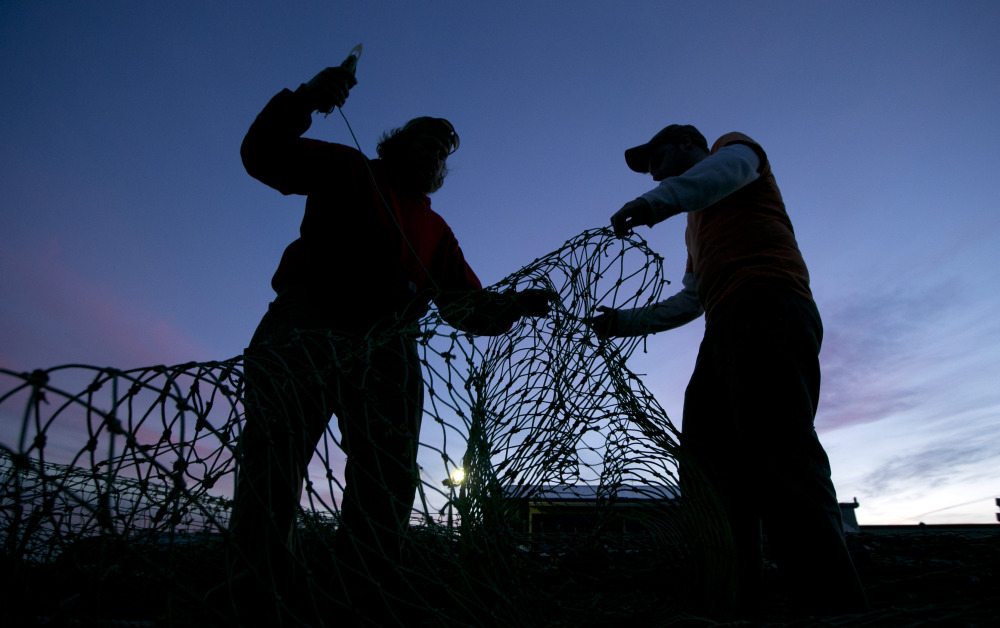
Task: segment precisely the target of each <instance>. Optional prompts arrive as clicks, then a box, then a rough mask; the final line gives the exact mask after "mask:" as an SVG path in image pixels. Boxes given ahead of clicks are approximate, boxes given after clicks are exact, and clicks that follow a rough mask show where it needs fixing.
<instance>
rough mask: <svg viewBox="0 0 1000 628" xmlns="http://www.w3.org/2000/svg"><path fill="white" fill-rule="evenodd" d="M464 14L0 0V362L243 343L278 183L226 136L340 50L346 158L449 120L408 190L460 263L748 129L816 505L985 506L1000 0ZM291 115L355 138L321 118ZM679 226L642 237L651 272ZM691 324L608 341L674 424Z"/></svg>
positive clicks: (483, 269)
mask: <svg viewBox="0 0 1000 628" xmlns="http://www.w3.org/2000/svg"><path fill="white" fill-rule="evenodd" d="M474 4H475V5H479V4H481V3H465V2H434V3H404V2H379V3H362V2H356V3H331V2H299V3H294V4H291V5H285V6H283V7H279V5H278V4H277V3H265V2H213V3H203V2H187V1H177V2H171V3H158V4H155V5H153V4H149V3H135V2H101V3H76V2H18V1H12V2H5V3H4V4H3V7H2V8H0V84H2V85H4V90H5V97H4V98H3V99H0V138H2V139H0V190H2V192H0V366H2V367H4V368H9V369H16V370H30V369H33V368H37V367H49V366H56V365H59V364H65V363H74V362H79V363H85V364H95V365H110V366H116V367H120V368H130V367H138V366H147V365H153V364H176V363H181V362H187V361H191V360H196V361H205V360H222V359H226V358H229V357H232V356H235V355H237V354H239V353H240V352H241V350H242V349H243V347H244V346H245V344H246V343H247V341H248V340H249V338H250V335H251V334H252V332H253V329H254V327H255V326H256V323H257V321H258V319H259V317H260V315H261V314H262V312H263V311H264V308H265V307H266V304H267V302H268V301H269V300H270V298H271V292H270V288H269V279H270V276H271V273H272V272H273V270H274V268H275V265H276V264H277V261H278V258H279V257H280V254H281V251H282V250H283V248H284V247H285V246H286V245H287V244H288V242H290V241H291V239H293V238H294V237H295V235H296V233H297V229H298V223H299V220H300V218H301V209H302V204H303V201H302V199H301V198H295V197H290V198H286V197H282V196H281V195H280V194H278V193H277V192H274V191H273V190H270V189H268V188H266V187H264V186H263V185H261V184H260V183H258V182H256V181H255V180H253V179H251V178H250V177H249V176H248V175H247V174H246V173H245V172H244V170H243V167H242V164H241V163H240V159H239V145H240V141H241V140H242V137H243V134H244V133H245V131H246V129H247V127H248V126H249V124H250V122H251V121H252V120H253V118H254V116H255V115H256V114H257V112H258V111H259V110H260V108H261V107H263V105H264V104H265V103H266V102H267V100H268V98H270V96H271V95H273V94H274V93H275V92H277V91H278V90H280V89H281V88H282V87H291V88H294V87H295V86H297V85H298V84H299V83H300V82H304V81H307V80H308V79H309V78H311V77H312V75H313V74H315V73H316V72H317V71H319V70H320V69H322V68H323V67H325V66H327V65H334V64H337V63H339V62H340V61H341V60H342V59H343V57H344V56H345V55H346V54H347V52H348V51H349V50H350V49H351V47H352V46H354V44H356V43H358V42H359V41H361V42H364V55H363V56H362V59H361V62H360V64H359V69H358V78H359V81H360V82H359V85H358V86H357V87H356V88H355V89H354V90H353V91H352V94H351V98H350V100H349V101H348V103H347V105H346V106H345V108H344V113H345V114H346V115H347V117H348V119H349V121H350V123H351V125H352V127H353V128H354V131H355V133H356V134H357V135H358V138H359V140H360V141H361V145H362V148H363V149H364V150H365V152H366V153H368V154H369V155H373V154H374V144H375V141H376V139H377V137H378V135H379V134H380V133H381V132H382V131H383V130H385V129H386V128H389V127H393V126H398V125H399V124H401V123H402V122H404V121H406V120H407V119H409V118H411V117H414V116H416V115H425V114H429V115H437V116H444V117H447V118H449V119H450V120H451V121H452V122H453V123H454V124H455V126H456V128H457V129H458V131H459V134H460V135H461V138H462V147H461V149H460V150H459V151H458V152H457V153H456V154H455V156H454V157H453V158H452V159H451V160H450V162H449V165H450V167H451V169H452V174H451V176H450V178H449V180H448V182H447V183H446V185H445V187H444V189H443V190H442V191H441V192H439V193H438V194H437V195H435V197H434V199H433V203H434V207H435V209H436V210H437V211H438V212H439V213H441V214H442V215H443V216H444V217H445V219H446V220H447V221H448V222H449V223H450V225H451V226H452V228H453V230H454V231H455V233H456V235H457V236H458V238H459V241H460V242H461V243H462V246H463V248H464V250H465V253H466V257H467V258H468V259H469V261H470V263H471V264H472V266H473V267H474V268H475V269H476V271H477V273H478V274H479V275H480V277H481V279H482V280H483V281H484V283H494V282H496V281H499V280H500V279H502V278H503V277H505V276H506V275H507V274H509V273H510V272H513V271H514V270H516V269H517V268H520V267H521V266H523V265H524V264H526V263H528V262H530V261H531V260H533V259H535V258H536V257H539V256H541V255H544V254H546V253H548V252H549V251H552V250H554V249H556V248H558V247H559V246H560V245H561V244H562V243H563V242H564V241H566V240H567V239H569V238H571V237H573V236H575V235H577V234H579V233H580V232H582V231H583V230H585V229H589V228H593V227H597V226H602V225H605V224H607V222H608V218H609V217H610V215H611V214H612V213H613V212H614V211H616V210H617V209H618V208H619V207H620V206H621V205H622V204H623V203H624V202H626V201H628V200H631V199H632V198H634V197H636V196H637V195H638V194H640V193H642V192H644V191H646V190H647V189H648V188H649V187H651V180H650V179H649V178H648V177H642V176H640V175H636V174H634V173H631V172H630V171H629V170H628V169H627V168H626V166H625V164H624V160H623V158H622V151H623V150H624V149H625V148H627V147H629V146H632V145H634V144H637V143H640V142H642V141H645V140H646V139H648V138H649V136H651V135H652V134H653V133H655V132H656V131H657V130H659V129H660V128H661V127H663V126H665V125H666V124H668V123H671V122H679V123H690V124H694V125H696V126H698V127H699V128H700V129H701V130H702V132H703V133H704V134H705V135H706V137H708V139H709V141H710V142H711V141H712V140H714V139H715V138H716V137H718V136H719V135H721V134H722V133H725V132H727V131H732V130H739V131H743V132H745V133H747V134H748V135H750V136H751V137H754V138H755V139H757V140H758V141H759V142H760V143H761V144H762V145H763V146H764V148H765V150H767V151H768V154H769V157H770V159H771V162H772V166H773V168H774V171H775V174H776V176H777V179H778V183H779V185H781V187H782V191H783V193H784V196H785V201H786V203H787V206H788V210H789V213H790V214H791V216H792V220H793V222H794V224H795V227H796V231H797V235H798V238H799V242H800V245H801V247H802V250H803V252H804V254H805V257H806V261H807V262H808V264H809V266H810V271H811V273H812V279H813V289H814V292H815V294H816V299H817V302H818V303H819V306H820V310H821V312H822V314H823V317H824V323H825V326H826V338H825V343H824V348H823V355H822V359H823V366H824V391H823V398H822V400H821V403H820V414H819V417H818V422H817V427H818V429H819V431H820V435H821V438H822V439H823V441H824V443H825V444H826V446H827V448H828V450H829V453H830V455H831V461H832V464H833V469H834V480H835V482H836V484H837V487H838V492H839V495H840V497H841V499H842V500H843V501H850V500H851V499H852V498H853V497H857V498H858V500H859V501H860V502H861V508H860V509H859V510H858V518H859V520H860V521H861V523H914V522H917V521H925V522H928V523H935V522H993V521H995V517H994V514H995V512H996V507H995V505H994V503H993V498H995V497H998V496H1000V471H998V469H1000V449H998V448H997V447H996V442H997V440H998V439H997V433H998V431H1000V359H998V356H997V347H998V345H1000V317H998V316H997V314H996V313H997V312H998V311H1000V290H998V288H1000V212H998V211H997V209H996V205H997V198H1000V177H998V176H997V172H998V171H1000V169H998V166H1000V158H998V152H997V146H998V144H1000V142H998V140H1000V122H998V116H997V111H1000V80H998V79H997V71H996V67H997V63H998V62H1000V44H998V43H997V39H996V30H997V25H998V24H1000V5H998V4H997V3H995V2H991V1H982V2H967V1H963V2H918V1H907V2H879V3H870V2H860V1H859V2H810V3H802V2H767V3H755V2H712V3H704V2H670V3H664V2H620V3H597V2H572V3H570V2H530V3H528V2H525V3H502V5H501V4H499V3H498V4H496V6H491V8H481V7H479V6H476V8H470V7H472V6H474ZM373 5H374V8H372V6H373ZM501 6H502V7H503V8H500V7H501ZM418 7H419V8H418ZM427 7H432V8H427ZM309 134H310V135H311V136H313V137H318V138H322V139H327V140H331V141H339V142H343V143H350V142H351V138H350V134H349V132H348V130H347V128H346V126H345V125H344V122H343V120H342V119H341V118H340V116H339V115H333V116H330V117H329V118H328V119H325V120H324V119H318V120H317V121H316V122H315V123H314V125H313V128H312V129H311V130H310V132H309ZM683 227H684V225H683V220H678V219H673V220H671V221H668V222H666V223H663V224H661V225H658V226H657V227H656V228H655V229H653V230H648V231H644V232H643V233H642V235H643V236H644V237H646V238H647V239H648V241H649V242H650V244H651V245H652V246H653V247H654V248H655V249H656V250H657V251H658V252H660V253H661V254H663V255H664V257H665V270H666V276H667V277H668V278H670V279H672V280H675V281H676V280H679V279H680V276H681V274H682V272H683V264H684V246H683ZM675 285H676V284H675ZM668 289H669V288H668ZM702 329H703V324H702V322H701V321H698V322H695V323H692V324H690V325H688V326H687V327H685V328H683V329H680V330H676V331H673V332H666V333H663V334H660V335H657V336H655V337H652V338H650V339H649V341H648V343H647V347H648V352H647V353H642V352H641V351H638V352H636V354H634V356H633V359H632V361H631V362H630V367H631V368H632V370H633V371H635V372H637V373H642V374H643V379H644V381H645V382H646V384H647V386H649V387H650V389H651V390H652V391H653V392H654V393H655V394H656V396H657V398H658V400H659V401H660V403H661V404H662V405H663V406H664V408H665V409H666V410H667V412H668V414H669V415H670V416H671V417H673V418H674V419H675V420H679V419H680V415H681V406H682V399H683V391H684V387H685V385H686V383H687V378H688V376H689V375H690V372H691V369H692V367H693V363H694V357H695V355H696V352H697V346H698V342H699V340H700V337H701V333H702ZM3 418H4V420H7V417H3ZM762 497H764V496H762Z"/></svg>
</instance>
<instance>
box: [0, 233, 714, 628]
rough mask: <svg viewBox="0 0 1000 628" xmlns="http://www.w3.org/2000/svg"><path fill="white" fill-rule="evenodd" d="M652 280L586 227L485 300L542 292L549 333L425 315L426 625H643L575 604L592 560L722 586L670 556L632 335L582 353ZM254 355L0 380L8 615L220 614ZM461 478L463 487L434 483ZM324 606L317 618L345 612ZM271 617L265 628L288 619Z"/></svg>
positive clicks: (415, 566)
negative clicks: (554, 612) (246, 377)
mask: <svg viewBox="0 0 1000 628" xmlns="http://www.w3.org/2000/svg"><path fill="white" fill-rule="evenodd" d="M661 274H662V269H661V259H660V258H659V257H658V256H657V255H656V254H655V253H653V252H651V251H650V250H649V249H648V248H647V247H646V246H645V244H644V243H643V242H641V241H639V240H622V239H618V238H614V237H613V236H612V235H611V234H610V233H609V232H608V230H593V231H588V232H584V233H583V234H581V235H580V236H579V237H577V238H575V239H572V240H570V241H568V242H566V243H565V244H564V245H563V246H562V247H561V248H560V249H558V250H557V251H555V252H553V253H551V254H549V255H547V256H545V257H542V258H540V259H537V260H535V261H534V262H532V263H531V264H529V265H527V266H526V267H524V268H523V269H521V270H520V271H518V272H516V273H514V274H513V275H511V276H510V277H508V278H507V279H505V280H504V281H503V282H501V283H500V284H499V285H497V286H495V287H494V288H495V289H496V290H499V291H503V290H507V289H511V288H514V289H519V290H520V289H524V288H527V287H534V288H545V289H548V290H551V291H552V292H554V293H555V294H556V295H558V299H556V300H555V301H554V303H553V309H552V311H551V313H550V315H549V316H547V317H545V318H523V319H521V320H520V322H518V323H516V324H515V326H514V327H513V328H512V329H511V330H510V331H509V332H507V333H505V334H502V335H499V336H492V337H474V336H472V335H470V334H467V333H462V332H458V331H455V330H454V329H452V328H451V327H448V326H447V325H446V324H445V323H444V322H443V321H442V319H441V318H440V316H439V315H438V313H437V312H436V311H431V312H430V313H429V314H428V315H426V316H425V317H424V318H423V319H422V320H421V321H420V323H419V334H418V336H417V337H418V347H419V349H418V350H419V353H420V361H421V364H422V366H423V374H424V377H423V379H424V384H423V387H424V403H423V415H424V416H423V421H422V430H421V432H420V444H419V453H418V455H417V463H418V468H419V474H420V482H419V486H418V490H417V497H416V499H415V500H414V505H413V509H412V512H411V516H410V521H409V529H408V532H407V535H406V551H405V552H404V555H403V559H402V563H401V564H400V565H399V569H400V570H401V573H402V577H403V579H404V580H405V581H406V582H408V583H409V590H410V594H411V596H412V597H411V601H412V599H416V600H418V603H417V604H416V606H417V607H420V606H423V608H424V610H426V611H429V614H428V615H427V616H428V617H433V618H434V621H435V622H443V623H446V624H447V623H449V622H450V623H454V624H456V625H476V624H483V625H486V624H493V623H496V622H497V621H500V622H503V623H508V624H510V625H515V624H517V625H530V624H532V623H535V622H536V621H537V617H538V616H539V614H540V613H541V614H544V613H546V612H549V611H550V610H551V609H552V608H553V606H552V605H558V606H560V607H561V608H562V611H561V614H562V617H564V618H565V619H566V621H572V619H573V618H574V617H576V618H578V619H579V618H581V617H586V616H588V615H589V614H591V613H593V612H594V609H596V608H602V609H606V608H618V609H619V610H620V611H621V613H622V614H623V616H624V615H625V614H631V615H634V613H635V612H638V611H641V610H642V609H641V608H638V607H641V606H642V605H643V604H644V602H643V601H642V600H635V599H633V600H631V602H629V603H628V604H625V603H624V602H622V601H619V603H617V604H616V605H611V606H608V605H607V604H606V602H607V601H608V597H609V596H611V597H614V596H615V595H620V596H625V597H629V596H630V592H629V591H628V590H621V591H618V592H617V593H615V587H614V586H610V587H608V586H603V587H602V592H601V593H600V594H599V595H598V596H597V598H594V597H592V596H591V595H590V593H587V592H585V591H584V590H583V589H581V588H580V586H582V585H581V582H580V581H579V578H581V577H582V578H584V579H586V578H590V577H591V576H590V575H586V576H579V577H577V576H573V577H570V576H569V575H567V574H568V573H570V572H567V571H566V569H567V568H568V566H569V565H573V564H575V562H576V561H580V560H584V558H583V556H584V555H590V554H593V555H590V557H589V558H588V559H587V560H589V561H590V563H591V567H590V569H589V573H591V574H594V573H599V572H600V570H601V569H602V568H603V567H602V566H601V565H602V563H601V561H600V560H598V558H597V555H598V554H601V555H606V554H607V553H608V552H620V556H621V557H622V558H623V559H626V560H627V559H628V557H629V556H630V555H632V554H630V552H631V553H635V552H639V551H640V550H656V551H655V555H656V556H657V557H658V558H657V560H655V561H652V562H650V561H648V560H646V558H648V556H645V554H643V555H644V557H645V558H644V559H643V562H642V566H641V567H635V568H636V569H639V570H640V571H641V572H642V573H648V574H649V575H650V577H653V575H654V574H656V573H658V572H659V571H662V569H663V568H665V566H668V565H672V566H677V565H680V564H683V565H686V566H688V567H692V566H695V568H696V570H697V569H700V572H699V577H700V578H702V579H703V580H710V579H712V578H713V577H718V576H713V575H712V574H711V571H712V569H711V568H710V567H707V566H706V565H705V564H701V566H700V568H698V567H697V564H699V558H698V557H696V556H692V555H691V552H690V550H689V549H688V548H690V547H691V544H690V543H689V542H684V541H682V538H683V537H684V534H683V533H682V527H684V526H685V525H686V526H687V527H688V528H691V527H692V524H691V517H686V518H683V519H682V518H681V517H680V516H679V515H678V514H677V511H678V509H677V507H676V502H677V499H676V498H677V495H678V491H677V486H678V483H677V464H676V459H675V457H674V453H675V451H676V443H677V432H676V430H675V428H674V426H673V425H672V424H671V422H670V420H669V419H668V417H667V416H666V414H665V412H664V411H663V409H662V408H661V407H660V406H659V405H658V404H657V403H656V400H655V399H654V398H653V396H652V395H651V394H649V392H648V390H647V389H646V388H645V387H644V386H643V384H642V382H641V381H640V379H639V378H638V377H637V376H636V375H634V374H633V373H631V372H630V371H629V370H628V369H627V368H626V366H625V361H626V359H627V358H628V356H629V355H630V353H631V352H632V351H633V350H634V349H635V348H636V347H637V345H638V343H639V342H641V339H638V338H635V339H617V340H614V341H607V340H598V338H597V337H596V336H595V335H594V333H593V331H592V330H591V329H590V328H589V327H588V325H587V324H586V323H585V318H586V317H588V316H591V315H593V313H594V311H595V308H596V307H597V306H598V305H602V304H603V305H609V306H614V307H635V306H638V305H642V304H646V303H649V302H653V301H655V300H657V299H658V298H659V295H660V291H661V286H662V284H664V283H666V282H665V280H664V279H663V278H662V275H661ZM331 342H332V341H331ZM373 342H375V341H373ZM378 342H384V340H380V341H378ZM252 359H256V358H251V357H238V358H233V359H230V360H226V361H221V362H208V363H197V364H196V363H188V364H181V365H177V366H155V367H149V368H141V369H133V370H127V371H124V370H118V369H114V368H98V367H92V366H83V365H70V366H61V367H55V368H50V369H45V370H36V371H34V372H32V373H15V372H10V371H7V370H3V371H0V375H2V377H3V379H4V380H5V381H4V384H3V388H2V389H0V390H2V396H0V412H2V417H3V426H4V433H3V434H2V440H0V487H2V488H0V490H2V502H0V542H2V544H3V549H4V552H3V556H4V560H5V561H6V562H7V563H8V564H7V565H5V568H4V570H3V571H4V573H5V575H6V576H7V577H9V578H16V579H17V581H18V582H19V583H20V585H19V586H20V587H21V588H22V589H23V590H24V592H23V595H22V596H21V599H20V602H22V606H23V604H26V603H28V602H29V601H35V602H36V603H38V604H39V605H40V607H38V608H33V609H29V610H27V611H26V612H28V613H29V614H33V616H49V617H71V618H72V617H83V618H91V619H93V618H108V617H118V618H119V619H123V618H124V619H127V618H129V617H133V618H134V617H136V616H137V615H138V616H141V617H145V618H149V617H150V615H151V614H152V615H153V616H154V617H156V618H157V620H158V621H163V622H164V623H167V624H170V623H173V624H176V625H197V624H199V623H204V624H206V625H211V624H213V623H216V621H217V620H219V618H220V617H223V616H225V611H226V609H225V608H222V609H220V608H218V606H219V605H218V604H215V605H213V604H211V603H209V602H206V597H205V593H206V591H208V590H210V589H211V588H212V587H213V585H217V584H218V583H219V581H223V582H225V581H226V580H227V579H231V578H232V577H233V573H232V571H230V570H229V569H228V568H227V567H226V565H227V560H226V558H225V554H226V550H225V546H226V541H227V539H228V536H227V535H228V530H229V519H230V514H231V505H232V501H231V497H232V495H233V486H234V474H235V469H236V468H237V466H238V465H237V464H236V460H237V459H238V458H239V457H240V456H241V450H240V447H239V442H240V435H241V431H242V429H243V418H244V404H243V391H244V381H243V373H244V371H245V370H246V369H248V368H250V367H251V366H253V365H251V364H249V362H248V361H250V360H252ZM341 445H342V443H341V441H340V434H339V431H338V429H337V422H336V421H332V422H331V427H330V428H329V429H327V430H326V433H325V434H324V436H323V437H322V439H321V440H320V443H319V445H318V446H317V447H316V450H315V453H314V455H313V456H312V462H311V464H310V467H309V472H308V477H307V478H305V489H304V492H303V494H302V498H301V501H300V508H299V511H298V515H297V523H296V525H295V526H294V528H295V535H296V537H297V538H296V539H295V546H296V547H297V548H298V551H297V554H296V557H297V560H298V561H299V563H300V566H303V567H305V570H304V571H305V573H307V574H310V575H311V578H312V580H314V581H315V582H312V583H311V585H315V586H308V587H304V589H305V590H308V591H310V592H312V593H310V595H319V596H322V595H324V591H326V590H327V589H328V588H329V586H328V585H327V584H326V583H328V581H329V580H328V578H329V576H330V574H329V571H330V568H329V567H328V566H327V565H328V563H330V561H331V558H330V557H331V553H332V548H333V539H334V537H335V536H336V532H337V529H338V524H339V514H340V513H339V507H338V504H339V503H340V498H341V497H342V494H343V488H344V478H343V468H344V455H343V452H342V446H341ZM456 468H462V469H463V470H464V472H465V478H464V480H461V481H454V480H451V479H450V477H451V476H452V473H453V472H454V470H455V469H456ZM685 522H687V523H685ZM694 527H696V528H697V529H698V530H699V532H698V534H700V535H701V536H702V537H706V536H710V535H711V534H712V533H711V532H710V530H711V526H709V525H697V526H694ZM625 536H627V537H628V543H624V542H623V540H622V539H623V538H624V537H625ZM689 540H690V539H687V541H689ZM702 541H705V539H704V538H703V539H702ZM708 544H709V545H710V544H711V543H708ZM701 546H702V547H705V546H706V545H705V544H704V543H703V544H702V545H701ZM702 563H704V561H702ZM26 570H27V571H26ZM595 570H596V571H595ZM300 571H302V570H300ZM661 575H662V574H661ZM553 576H555V577H553ZM352 577H353V576H352ZM594 577H597V576H594ZM39 578H42V579H43V580H44V582H45V586H44V588H42V587H41V584H40V583H41V582H42V580H39ZM691 582H692V581H691V579H690V574H688V575H687V576H685V577H684V581H683V582H681V581H678V583H677V586H678V587H682V588H683V586H691ZM317 583H319V584H317ZM685 583H686V584H685ZM15 588H16V587H15ZM5 589H7V590H10V589H9V588H8V587H5ZM581 594H582V595H581ZM331 597H332V598H333V606H332V609H333V610H332V611H331V612H333V613H334V614H336V612H338V611H340V610H344V609H338V608H337V604H336V596H335V595H333V596H331ZM284 602H287V600H286V601H278V602H276V604H277V605H278V607H279V610H281V609H283V610H284V611H285V613H284V614H281V613H279V615H280V617H279V619H280V618H284V619H285V620H287V621H290V622H292V623H294V622H295V621H296V618H297V617H298V616H297V615H296V613H297V612H298V611H295V610H294V609H291V608H285V606H288V604H285V603H284ZM629 605H630V606H629ZM314 606H315V605H314ZM344 606H351V605H350V604H349V603H348V604H344ZM637 606H638V607H637ZM139 607H141V610H140V608H139ZM326 608H327V609H328V610H329V609H330V608H331V607H329V606H327V607H326ZM351 612H353V613H355V614H356V615H357V614H360V616H361V617H362V618H363V617H364V614H365V609H363V608H361V609H358V608H352V609H351ZM602 612H606V610H602ZM303 621H304V623H310V620H303ZM316 621H322V620H316Z"/></svg>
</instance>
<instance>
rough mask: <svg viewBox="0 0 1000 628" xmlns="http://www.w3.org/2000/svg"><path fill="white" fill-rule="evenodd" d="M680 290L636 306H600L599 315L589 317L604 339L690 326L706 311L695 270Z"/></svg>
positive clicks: (685, 278)
mask: <svg viewBox="0 0 1000 628" xmlns="http://www.w3.org/2000/svg"><path fill="white" fill-rule="evenodd" d="M683 284H684V287H683V288H682V289H681V291H680V292H678V293H677V294H675V295H673V296H672V297H669V298H667V299H665V300H663V301H660V302H658V303H653V304H652V305H647V306H645V307H638V308H633V309H623V310H616V309H612V308H609V307H606V306H601V307H599V308H597V311H598V312H600V314H599V315H598V316H594V317H592V318H590V319H588V321H587V322H588V323H589V324H590V325H591V327H593V329H594V332H595V333H596V334H597V335H598V336H601V337H602V338H608V337H624V336H645V335H646V334H655V333H656V332H659V331H666V330H668V329H674V328H675V327H680V326H681V325H686V324H687V323H690V322H691V321H693V320H695V319H696V318H698V317H699V316H701V315H702V314H703V313H704V311H705V310H704V309H703V308H702V306H701V301H699V299H698V285H697V281H696V279H695V276H694V274H693V273H685V274H684V279H683Z"/></svg>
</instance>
